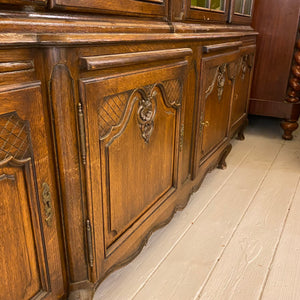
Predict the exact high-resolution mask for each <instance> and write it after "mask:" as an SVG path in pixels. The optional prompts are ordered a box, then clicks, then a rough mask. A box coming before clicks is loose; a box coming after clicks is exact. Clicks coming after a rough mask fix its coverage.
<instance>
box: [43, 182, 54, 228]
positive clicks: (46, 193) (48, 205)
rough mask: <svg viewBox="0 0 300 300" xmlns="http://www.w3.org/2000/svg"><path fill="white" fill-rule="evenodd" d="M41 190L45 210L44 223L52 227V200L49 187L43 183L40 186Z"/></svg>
mask: <svg viewBox="0 0 300 300" xmlns="http://www.w3.org/2000/svg"><path fill="white" fill-rule="evenodd" d="M42 188H43V195H42V196H43V198H42V200H43V203H44V210H45V221H46V223H47V225H48V226H49V227H51V226H52V221H53V208H52V200H51V193H50V187H49V185H48V183H46V182H44V183H43V185H42Z"/></svg>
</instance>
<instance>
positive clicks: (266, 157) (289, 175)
mask: <svg viewBox="0 0 300 300" xmlns="http://www.w3.org/2000/svg"><path fill="white" fill-rule="evenodd" d="M280 136H281V131H280V127H279V121H278V120H277V119H269V118H258V117H255V118H252V119H251V120H250V125H249V127H248V129H247V132H246V140H245V141H235V140H234V141H233V142H232V143H233V149H232V152H231V153H230V155H229V157H228V159H227V166H228V167H227V169H226V170H225V171H222V170H214V171H213V172H212V173H210V174H208V175H207V177H206V179H205V180H204V182H203V184H202V186H201V187H200V189H199V190H198V192H197V193H195V194H193V195H192V197H191V199H190V202H189V204H188V205H187V207H186V208H185V209H184V210H183V211H181V212H177V213H176V215H175V216H174V218H173V220H172V221H171V222H170V223H169V224H168V225H167V226H165V227H164V228H162V229H160V230H158V231H156V232H155V233H154V234H153V235H152V237H151V238H150V239H149V242H148V244H147V245H146V247H145V248H144V249H143V251H142V252H141V253H140V255H139V256H138V257H137V258H136V259H135V260H134V261H133V262H131V263H130V264H129V265H127V266H125V267H123V268H122V269H120V270H118V271H116V272H114V273H112V274H111V275H110V276H109V277H108V278H106V279H105V280H104V281H103V283H101V285H100V286H99V288H98V289H97V291H96V293H95V297H94V300H106V299H109V300H114V299H116V300H127V299H135V300H148V299H157V300H168V299H172V300H175V299H178V300H185V299H188V300H189V299H211V300H223V299H224V300H226V299H238V300H240V299H241V300H248V299H249V300H252V299H264V300H265V299H268V300H269V299H270V300H277V299H282V300H290V299H295V300H298V299H300V183H299V182H300V130H298V131H297V132H296V133H295V134H294V136H295V139H294V140H293V141H283V140H282V139H281V137H280Z"/></svg>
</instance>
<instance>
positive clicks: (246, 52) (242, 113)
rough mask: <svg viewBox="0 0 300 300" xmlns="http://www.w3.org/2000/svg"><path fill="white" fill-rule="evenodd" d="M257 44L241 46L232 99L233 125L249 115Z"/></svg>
mask: <svg viewBox="0 0 300 300" xmlns="http://www.w3.org/2000/svg"><path fill="white" fill-rule="evenodd" d="M254 55H255V46H253V45H252V46H247V47H243V48H241V54H240V58H239V62H238V67H237V75H236V79H235V87H234V95H233V99H232V112H231V127H233V126H235V125H236V124H237V123H238V122H239V121H240V120H241V119H242V118H243V117H246V115H247V109H248V99H249V93H250V87H251V81H252V73H253V65H254Z"/></svg>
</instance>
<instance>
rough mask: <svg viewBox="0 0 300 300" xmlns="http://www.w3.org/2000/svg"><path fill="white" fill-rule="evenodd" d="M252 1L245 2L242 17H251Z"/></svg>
mask: <svg viewBox="0 0 300 300" xmlns="http://www.w3.org/2000/svg"><path fill="white" fill-rule="evenodd" d="M251 6H252V0H245V7H244V15H251Z"/></svg>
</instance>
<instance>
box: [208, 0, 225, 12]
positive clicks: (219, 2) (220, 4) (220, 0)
mask: <svg viewBox="0 0 300 300" xmlns="http://www.w3.org/2000/svg"><path fill="white" fill-rule="evenodd" d="M210 8H211V9H215V10H224V0H211V3H210Z"/></svg>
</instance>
